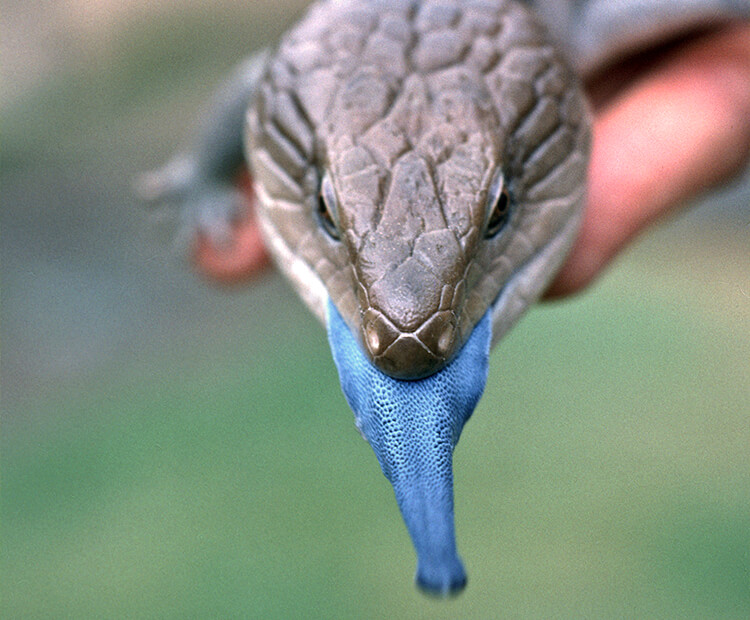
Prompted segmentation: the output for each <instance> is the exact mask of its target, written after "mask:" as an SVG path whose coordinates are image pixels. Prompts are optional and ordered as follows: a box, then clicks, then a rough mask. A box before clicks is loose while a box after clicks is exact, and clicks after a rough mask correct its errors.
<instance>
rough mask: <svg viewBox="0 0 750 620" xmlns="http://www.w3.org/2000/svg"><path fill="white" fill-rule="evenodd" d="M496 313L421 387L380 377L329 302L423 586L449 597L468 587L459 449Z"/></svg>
mask: <svg viewBox="0 0 750 620" xmlns="http://www.w3.org/2000/svg"><path fill="white" fill-rule="evenodd" d="M491 337H492V329H491V322H490V316H489V312H488V313H487V314H486V315H485V316H484V318H483V319H482V320H481V321H480V322H479V323H478V324H477V326H476V327H475V328H474V331H473V332H472V334H471V337H470V338H469V340H468V341H467V342H466V344H465V345H464V346H463V348H462V349H461V351H460V352H459V354H458V356H456V358H455V359H453V361H452V362H451V363H450V364H448V366H446V367H445V368H443V369H442V370H441V371H439V372H437V373H435V374H434V375H431V376H429V377H426V378H424V379H419V380H417V381H402V380H399V379H394V378H392V377H389V376H388V375H386V374H383V373H382V372H380V371H379V370H378V369H377V368H375V366H373V365H372V364H371V363H370V362H369V360H368V359H367V358H366V357H365V355H364V354H363V353H362V351H361V350H360V348H359V344H358V343H357V341H356V340H355V338H354V336H353V335H352V333H351V330H350V329H349V327H348V326H347V325H346V323H345V322H344V319H343V318H342V317H341V315H340V314H339V311H338V310H337V309H336V307H335V306H334V305H333V303H331V302H330V301H329V302H328V339H329V341H330V343H331V350H332V352H333V359H334V361H335V362H336V367H337V368H338V370H339V377H340V379H341V388H342V390H343V391H344V395H345V396H346V400H347V402H348V403H349V406H350V407H351V408H352V410H353V411H354V416H355V418H356V421H357V426H358V428H359V429H360V431H361V432H362V434H363V435H364V437H365V439H367V441H368V442H369V444H370V445H371V446H372V449H373V450H374V451H375V455H376V456H377V457H378V461H379V462H380V467H381V468H382V470H383V473H384V474H385V477H386V478H388V480H389V481H390V482H391V484H392V485H393V490H394V491H395V492H396V500H397V501H398V506H399V508H400V509H401V514H402V515H403V518H404V521H405V522H406V527H407V528H408V530H409V534H410V535H411V539H412V542H413V543H414V548H415V549H416V552H417V575H416V582H417V585H418V586H419V587H420V588H422V589H423V590H425V591H427V592H429V593H432V594H438V595H441V596H447V595H450V594H457V593H458V592H460V591H461V590H462V589H463V588H464V586H465V585H466V572H465V571H464V567H463V565H462V564H461V560H460V559H459V557H458V554H457V552H456V538H455V532H454V528H453V468H452V462H453V448H455V446H456V443H457V442H458V438H459V436H460V435H461V430H462V429H463V426H464V424H465V423H466V421H467V420H468V419H469V417H471V414H472V412H473V411H474V408H475V407H476V404H477V402H478V401H479V398H480V397H481V395H482V392H483V391H484V385H485V383H486V382H487V366H488V359H489V352H490V341H491Z"/></svg>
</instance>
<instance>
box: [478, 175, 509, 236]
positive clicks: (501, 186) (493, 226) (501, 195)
mask: <svg viewBox="0 0 750 620" xmlns="http://www.w3.org/2000/svg"><path fill="white" fill-rule="evenodd" d="M489 198H490V199H489V202H488V210H489V213H488V216H487V226H486V228H485V232H484V236H485V238H487V239H491V238H492V237H494V236H496V235H497V234H498V233H499V232H500V231H501V230H502V229H503V228H505V225H506V224H507V223H508V219H509V216H510V194H509V193H508V188H507V187H505V179H504V178H503V174H502V173H501V172H498V173H497V174H496V175H495V178H494V179H493V181H492V185H491V186H490V191H489Z"/></svg>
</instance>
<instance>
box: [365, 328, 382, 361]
mask: <svg viewBox="0 0 750 620" xmlns="http://www.w3.org/2000/svg"><path fill="white" fill-rule="evenodd" d="M365 333H366V336H367V346H368V347H370V351H371V352H372V354H373V355H378V354H379V353H380V336H379V335H378V331H377V329H375V326H374V325H368V326H367V329H366V330H365Z"/></svg>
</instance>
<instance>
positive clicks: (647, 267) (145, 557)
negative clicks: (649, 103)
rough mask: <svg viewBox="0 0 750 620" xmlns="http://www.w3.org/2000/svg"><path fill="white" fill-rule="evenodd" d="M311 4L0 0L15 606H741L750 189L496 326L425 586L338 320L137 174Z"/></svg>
mask: <svg viewBox="0 0 750 620" xmlns="http://www.w3.org/2000/svg"><path fill="white" fill-rule="evenodd" d="M303 4H304V3H303V2H271V1H270V0H262V1H259V2H252V3H249V2H239V1H223V2H214V3H211V7H210V8H209V7H208V4H207V3H206V4H204V3H200V2H197V1H195V2H193V1H190V2H182V3H175V4H174V5H172V4H168V3H149V2H145V1H143V0H139V1H134V2H129V3H116V2H114V0H108V1H105V0H99V1H97V2H92V1H85V0H78V1H66V2H62V1H61V2H56V3H49V2H21V1H20V0H15V1H14V0H3V2H2V8H1V11H2V14H3V20H2V23H1V25H0V35H2V36H0V52H1V53H2V59H3V67H2V69H3V80H2V81H3V92H2V100H1V102H2V144H1V149H2V151H1V156H2V170H1V179H0V183H1V185H0V187H1V188H2V226H1V228H0V234H1V235H2V246H1V254H0V260H1V265H2V293H3V295H2V312H3V316H2V416H3V432H2V483H3V484H2V504H1V506H0V509H1V511H2V514H1V517H2V533H3V544H2V564H3V578H2V583H3V586H4V592H3V596H2V613H1V614H0V615H2V617H3V618H62V617H70V618H116V617H117V618H119V617H122V618H125V617H128V618H130V617H132V618H190V617H195V618H208V617H216V618H235V617H236V618H303V617H304V618H380V617H404V618H406V617H409V618H412V617H415V618H416V617H424V618H428V617H429V618H441V617H446V618H447V617H461V618H474V617H475V618H497V617H508V618H541V617H556V618H557V617H559V618H566V617H567V618H623V617H633V618H635V617H644V618H645V617H649V618H657V617H659V618H748V617H750V456H749V454H750V207H748V204H750V191H749V190H748V187H750V183H748V182H747V180H746V181H745V182H744V183H738V184H737V185H735V186H734V187H732V188H730V189H729V190H727V191H724V192H723V193H722V194H721V195H720V196H718V197H717V198H715V199H714V200H713V201H712V203H711V204H709V205H704V206H702V207H701V208H700V209H698V210H697V211H695V212H693V213H692V214H691V215H690V216H689V217H683V218H682V219H680V221H678V222H675V223H672V224H670V225H669V226H663V227H661V228H659V229H658V230H654V231H652V232H651V233H649V234H648V235H647V236H646V238H644V239H643V240H642V241H641V242H640V243H638V244H637V246H636V247H634V248H633V249H632V250H631V251H629V252H628V253H627V254H626V255H625V256H624V257H623V258H622V259H621V260H619V261H618V263H617V264H616V265H615V266H614V268H613V269H612V270H611V272H610V273H609V274H608V275H607V276H606V277H605V278H604V279H603V280H602V281H601V282H600V283H599V284H598V285H597V286H596V287H594V288H593V289H592V290H590V291H589V292H587V293H586V294H585V295H583V296H581V297H579V298H577V299H575V300H572V301H569V302H566V303H560V304H554V305H547V306H543V307H539V308H538V309H535V310H534V311H533V312H532V313H531V314H530V315H529V316H528V317H527V318H525V319H524V320H523V321H522V323H521V324H520V326H519V327H518V328H517V329H516V330H515V331H514V332H513V333H512V334H511V335H510V336H509V337H508V338H507V339H506V340H505V341H503V342H502V343H501V345H500V346H499V347H498V348H497V349H496V350H495V352H494V353H493V356H492V363H491V370H490V379H489V382H488V387H487V390H486V393H485V396H484V399H483V400H482V402H481V403H480V405H479V407H478V409H477V411H476V413H475V416H474V418H473V420H472V421H471V423H470V424H469V425H468V426H467V428H466V430H465V432H464V435H463V437H462V440H461V443H460V445H459V447H458V449H457V452H456V459H455V465H456V473H455V478H456V511H457V531H458V540H459V547H460V550H461V553H462V556H463V558H464V560H465V563H466V566H467V570H468V572H469V586H468V589H467V590H466V592H465V593H464V594H463V595H462V596H461V597H459V598H458V599H456V600H452V601H448V602H440V601H435V600H431V599H426V598H424V597H422V596H421V595H420V594H419V593H418V592H417V591H416V590H415V589H414V587H413V585H412V575H413V571H414V566H415V561H414V555H413V551H412V549H411V545H410V542H409V539H408V536H407V534H406V531H405V528H404V526H403V524H402V522H401V519H400V516H399V514H398V510H397V508H396V504H395V501H394V499H393V495H392V491H391V489H390V487H389V485H388V484H387V482H386V480H385V479H384V478H383V476H382V474H381V473H380V470H379V468H378V465H377V462H376V460H375V457H374V455H373V454H372V452H371V450H370V448H369V446H367V445H366V443H365V442H364V441H363V440H362V439H361V438H360V437H359V435H358V434H357V432H356V430H355V428H354V424H353V417H352V414H351V412H350V411H349V410H348V408H347V406H346V403H345V401H344V398H343V396H342V395H341V393H340V390H339V387H338V379H337V376H336V372H335V369H334V366H333V363H332V361H331V357H330V353H329V351H328V347H327V344H326V341H325V336H324V332H323V330H322V329H321V328H320V327H319V326H318V325H317V324H316V323H315V321H314V320H313V318H312V317H311V316H309V315H308V313H307V312H306V311H305V309H304V308H303V307H302V305H301V303H300V302H299V301H297V300H296V298H295V297H294V295H293V294H292V293H291V291H290V289H289V288H288V287H287V286H286V284H285V283H284V282H282V281H281V280H280V278H279V277H278V275H269V276H267V277H265V278H264V279H262V280H261V281H259V282H257V283H256V284H255V285H254V286H252V287H249V288H247V289H243V290H241V291H232V292H223V291H217V290H216V289H213V288H211V287H209V286H206V285H204V284H203V283H202V282H200V281H199V280H198V279H197V278H195V277H194V276H193V275H191V274H189V273H188V271H187V270H186V269H185V265H184V264H182V263H181V262H180V260H179V259H178V258H176V257H175V254H174V252H172V251H171V249H170V247H169V243H168V242H167V241H165V238H166V237H167V233H166V232H165V231H163V230H162V228H161V227H160V226H159V225H154V223H153V222H152V221H151V219H150V218H149V217H147V215H146V214H145V213H144V212H143V211H141V210H140V209H139V207H138V205H137V204H136V203H135V202H134V200H133V198H132V194H131V192H130V183H131V180H132V179H133V178H134V176H136V175H137V173H138V172H140V171H143V170H146V169H148V168H151V167H154V166H155V165H158V164H160V163H161V162H163V161H164V160H165V159H166V157H167V156H168V155H169V154H170V153H171V152H172V151H173V150H174V149H175V148H177V147H179V146H181V145H184V144H185V143H186V141H187V139H188V138H189V136H190V134H191V129H192V126H193V124H194V123H195V120H196V119H197V118H198V115H199V110H200V108H201V105H202V103H203V102H204V101H205V99H206V98H207V97H208V96H209V94H210V92H211V90H212V89H213V88H214V87H215V85H216V84H217V82H219V81H220V80H221V78H222V76H223V75H224V74H225V73H226V72H227V71H228V70H229V69H230V68H231V67H232V65H233V64H234V63H235V62H236V61H237V60H239V59H240V58H241V57H242V56H243V55H244V54H246V53H247V52H249V51H251V50H253V49H255V48H257V47H260V46H262V45H264V44H267V43H269V42H272V41H274V40H275V39H276V37H277V36H278V34H279V33H280V32H282V31H283V29H284V28H285V27H286V26H287V25H288V24H289V23H291V22H292V21H293V20H294V19H295V18H296V16H298V15H299V13H300V11H301V7H302V5H303ZM157 224H158V223H157ZM154 231H157V232H154ZM158 231H161V233H160V232H158Z"/></svg>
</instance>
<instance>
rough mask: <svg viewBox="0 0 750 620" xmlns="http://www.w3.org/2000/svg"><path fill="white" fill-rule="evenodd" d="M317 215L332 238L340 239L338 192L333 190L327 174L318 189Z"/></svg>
mask: <svg viewBox="0 0 750 620" xmlns="http://www.w3.org/2000/svg"><path fill="white" fill-rule="evenodd" d="M317 215H318V221H319V222H320V224H321V226H322V227H323V230H325V231H326V233H327V234H328V236H329V237H331V239H335V240H336V241H339V240H340V239H341V235H340V234H339V229H338V217H337V216H338V211H337V209H336V193H335V192H334V190H333V184H332V183H331V179H330V178H329V176H328V175H327V174H326V175H325V176H324V177H323V180H322V181H321V182H320V191H318V202H317Z"/></svg>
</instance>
